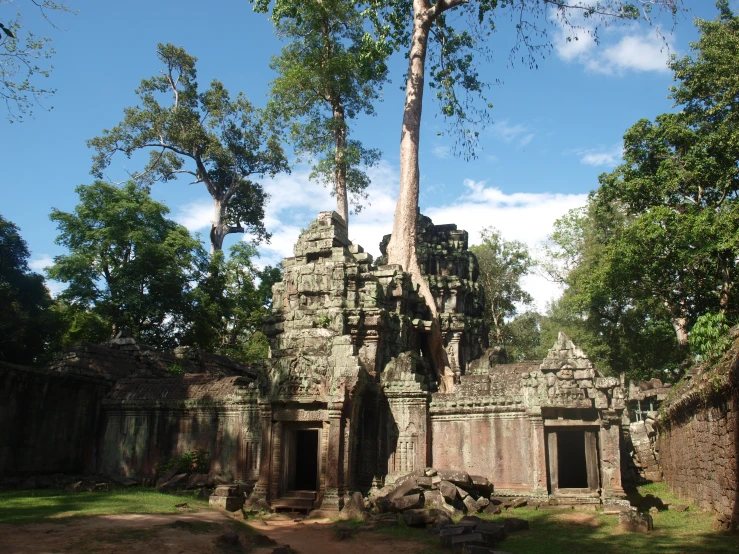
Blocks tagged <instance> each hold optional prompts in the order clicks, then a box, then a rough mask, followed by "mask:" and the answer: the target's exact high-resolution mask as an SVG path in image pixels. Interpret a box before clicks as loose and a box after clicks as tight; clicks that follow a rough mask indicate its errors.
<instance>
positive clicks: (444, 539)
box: [439, 525, 468, 548]
mask: <svg viewBox="0 0 739 554" xmlns="http://www.w3.org/2000/svg"><path fill="white" fill-rule="evenodd" d="M467 531H468V529H467V528H466V527H463V526H459V525H449V526H447V527H444V528H443V529H441V530H440V531H439V542H440V543H441V546H443V547H444V548H450V547H451V546H452V539H453V538H454V537H457V536H459V535H463V534H465V533H466V532H467Z"/></svg>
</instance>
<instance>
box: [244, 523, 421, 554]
mask: <svg viewBox="0 0 739 554" xmlns="http://www.w3.org/2000/svg"><path fill="white" fill-rule="evenodd" d="M249 526H250V527H252V528H254V529H256V530H257V531H259V532H260V533H261V534H263V535H266V536H268V537H269V538H270V539H273V540H275V541H276V542H278V543H280V544H288V545H290V547H291V548H292V549H293V550H295V551H296V552H298V553H299V554H347V552H356V553H358V554H388V553H393V554H412V553H419V552H422V551H423V550H424V548H423V545H421V544H419V543H418V542H415V541H412V540H403V539H394V538H390V537H384V536H383V535H380V534H377V533H372V534H369V533H366V532H360V533H357V534H356V535H354V536H353V537H352V538H351V539H349V540H346V541H340V540H337V539H336V537H335V535H334V530H333V525H332V523H331V522H330V521H328V520H304V521H297V522H296V521H292V520H272V519H269V520H265V521H249Z"/></svg>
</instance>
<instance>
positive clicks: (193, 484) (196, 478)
mask: <svg viewBox="0 0 739 554" xmlns="http://www.w3.org/2000/svg"><path fill="white" fill-rule="evenodd" d="M212 486H213V480H212V479H211V477H210V475H208V474H207V473H193V474H192V475H190V477H188V478H187V488H188V489H201V488H203V487H212Z"/></svg>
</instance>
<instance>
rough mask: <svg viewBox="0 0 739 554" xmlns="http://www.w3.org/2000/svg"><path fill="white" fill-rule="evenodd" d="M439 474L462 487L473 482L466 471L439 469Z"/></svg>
mask: <svg viewBox="0 0 739 554" xmlns="http://www.w3.org/2000/svg"><path fill="white" fill-rule="evenodd" d="M438 473H439V476H440V477H441V478H442V479H444V480H445V481H449V482H451V483H454V484H455V485H458V486H460V487H469V486H470V485H471V484H472V481H471V480H470V476H469V474H468V473H467V472H466V471H451V470H446V469H439V470H438Z"/></svg>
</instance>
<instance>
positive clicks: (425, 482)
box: [416, 476, 433, 489]
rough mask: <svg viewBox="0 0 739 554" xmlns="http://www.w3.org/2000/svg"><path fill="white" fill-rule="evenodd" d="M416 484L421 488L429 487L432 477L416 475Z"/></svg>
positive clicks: (431, 483) (431, 484) (431, 485)
mask: <svg viewBox="0 0 739 554" xmlns="http://www.w3.org/2000/svg"><path fill="white" fill-rule="evenodd" d="M416 485H417V486H419V487H421V488H422V489H431V488H432V487H433V479H432V478H431V477H426V476H424V477H416Z"/></svg>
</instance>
